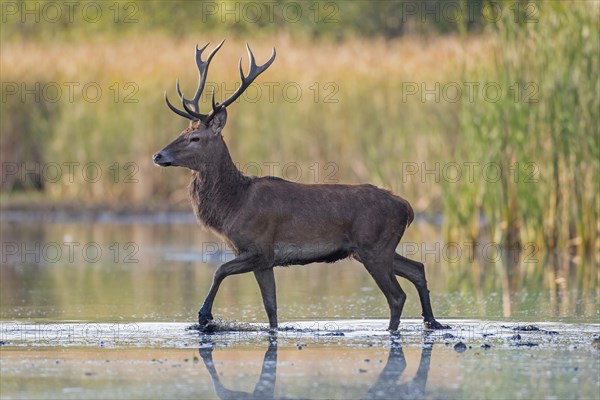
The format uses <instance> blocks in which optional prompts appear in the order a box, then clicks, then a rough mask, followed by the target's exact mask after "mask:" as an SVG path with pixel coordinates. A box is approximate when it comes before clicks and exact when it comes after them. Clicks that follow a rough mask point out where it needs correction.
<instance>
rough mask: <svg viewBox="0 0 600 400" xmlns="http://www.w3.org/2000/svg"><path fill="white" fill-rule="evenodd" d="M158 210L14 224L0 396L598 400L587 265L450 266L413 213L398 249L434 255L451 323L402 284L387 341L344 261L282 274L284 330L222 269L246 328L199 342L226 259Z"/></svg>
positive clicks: (364, 278) (2, 314) (366, 293)
mask: <svg viewBox="0 0 600 400" xmlns="http://www.w3.org/2000/svg"><path fill="white" fill-rule="evenodd" d="M166 220H168V218H166V219H164V221H166ZM164 221H163V220H160V221H155V220H143V221H140V220H137V221H136V220H133V219H123V220H119V219H111V220H109V221H108V222H105V223H91V222H90V223H81V222H74V223H73V222H70V223H66V222H62V223H41V224H40V223H33V222H23V221H20V222H19V221H17V222H7V221H6V220H3V222H2V224H1V225H0V233H1V234H2V257H1V263H0V273H1V278H2V279H0V301H1V307H0V324H1V329H0V334H1V337H0V340H1V341H2V345H1V346H0V372H1V373H0V395H1V396H2V397H3V398H98V397H104V398H117V397H136V398H140V397H144V398H160V397H170V398H175V397H177V398H187V397H195V398H198V397H199V398H219V397H220V398H240V397H252V396H254V398H269V397H276V398H281V397H284V398H415V397H425V398H531V397H550V398H552V397H560V398H575V397H580V398H581V397H584V398H599V397H600V395H599V393H600V378H599V376H600V351H598V350H596V349H595V348H594V347H593V346H592V341H593V339H594V337H595V336H596V335H600V321H599V307H598V298H599V296H598V287H599V285H598V267H597V265H594V264H593V263H591V264H590V263H587V264H586V263H583V262H581V260H579V261H577V260H575V261H574V263H569V264H567V266H566V267H565V266H564V265H565V264H560V265H559V266H558V268H557V266H556V265H550V264H548V263H547V262H546V260H545V259H544V258H542V256H541V255H540V254H537V253H535V252H531V251H530V252H529V253H527V255H528V256H529V257H527V258H526V260H525V261H527V262H524V261H523V257H522V256H521V258H520V261H519V262H508V261H509V260H508V259H506V258H505V259H502V260H500V261H498V260H490V259H489V258H488V259H485V258H483V259H482V257H473V258H465V257H462V258H459V259H456V257H453V258H452V260H450V259H449V258H450V257H448V254H447V253H444V250H443V248H444V245H442V246H441V247H438V250H439V251H438V252H437V253H436V251H435V249H436V244H438V243H441V242H440V240H439V237H438V236H437V235H438V233H437V232H438V231H439V229H438V228H436V227H432V226H429V225H426V224H416V225H415V226H414V227H411V230H412V231H409V232H408V233H407V235H406V237H405V240H404V242H405V243H408V247H404V248H401V250H405V254H406V251H410V252H415V253H416V254H415V255H413V258H416V259H421V260H423V261H425V263H426V268H427V274H428V280H429V284H430V288H431V291H432V304H433V307H434V311H435V312H436V314H437V315H438V318H439V319H440V320H441V321H443V322H445V323H449V324H450V325H452V327H453V329H452V330H450V331H442V332H433V333H431V332H425V331H423V328H422V324H421V323H420V321H419V319H418V318H419V315H420V307H419V304H418V300H417V299H418V297H417V295H416V291H415V290H414V289H413V288H412V287H411V285H410V284H409V283H408V282H406V281H403V280H400V283H401V284H402V286H403V288H405V290H406V292H407V295H408V300H407V304H406V307H405V309H404V312H403V319H402V324H401V329H400V334H399V335H398V336H390V334H389V333H387V332H386V330H385V329H386V328H387V320H386V318H387V315H388V309H387V305H386V303H385V299H384V298H383V296H382V294H381V293H380V292H379V290H378V289H377V287H376V286H375V285H374V283H373V282H372V280H371V278H370V277H369V275H368V274H367V273H366V271H365V270H364V268H363V267H362V266H360V264H358V263H356V262H353V261H349V260H347V261H341V262H338V263H336V264H332V265H331V264H320V265H311V266H305V267H290V268H279V269H277V270H276V279H277V290H278V306H279V319H280V321H282V322H281V328H282V329H281V330H280V331H279V332H278V334H277V337H276V339H274V338H273V336H272V335H269V333H268V332H267V331H266V327H265V326H264V325H263V324H264V322H265V321H266V316H265V314H264V311H263V306H262V301H261V298H260V294H259V290H258V286H257V285H256V282H255V281H254V278H253V276H252V275H248V276H235V277H230V278H227V279H226V280H225V282H224V283H223V285H222V286H221V289H220V291H219V294H218V295H217V299H216V302H215V308H214V310H213V314H214V315H215V317H218V318H224V319H225V320H226V321H238V322H237V323H232V322H226V323H225V322H224V323H225V324H226V326H227V327H228V328H231V329H233V331H231V332H228V333H218V334H213V335H206V334H201V333H198V332H197V331H189V330H186V328H187V327H188V326H189V325H190V324H191V323H193V322H194V321H195V318H196V313H197V309H198V307H199V305H200V303H201V301H202V299H203V297H204V295H205V294H206V292H207V291H208V287H209V285H210V281H211V277H212V274H213V272H214V270H215V269H216V267H217V266H218V264H219V263H221V262H224V261H226V260H227V259H229V258H231V256H232V255H231V254H230V252H229V251H228V249H227V248H226V247H225V246H224V245H223V243H222V242H221V241H220V240H219V239H218V238H215V237H213V236H211V235H209V234H207V233H205V232H203V231H202V230H201V229H200V228H198V227H197V226H195V225H194V224H189V223H187V222H188V220H187V219H185V218H179V219H178V221H179V223H177V224H168V223H163V222H164ZM157 222H160V223H157ZM411 246H412V247H411ZM415 249H416V250H415ZM432 249H433V251H432ZM530 325H533V326H535V327H537V328H539V329H540V330H529V331H516V330H515V328H518V327H521V328H523V327H527V326H530ZM517 335H519V336H520V338H519V336H517ZM459 342H460V343H464V345H465V351H463V352H460V350H462V349H461V346H462V345H461V344H459ZM485 345H489V346H490V347H489V348H487V346H485ZM482 346H484V347H482ZM261 371H262V373H261ZM230 390H236V391H239V392H230ZM242 392H245V393H246V394H244V393H242Z"/></svg>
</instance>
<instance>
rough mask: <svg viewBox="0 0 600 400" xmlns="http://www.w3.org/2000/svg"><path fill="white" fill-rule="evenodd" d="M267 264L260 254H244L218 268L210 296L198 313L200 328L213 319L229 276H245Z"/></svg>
mask: <svg viewBox="0 0 600 400" xmlns="http://www.w3.org/2000/svg"><path fill="white" fill-rule="evenodd" d="M265 263H266V261H265V260H264V257H263V256H262V255H261V254H259V253H244V254H241V255H240V256H239V257H236V258H235V259H233V260H231V261H229V262H226V263H225V264H223V265H221V266H220V267H219V268H217V270H216V271H215V274H214V276H213V282H212V285H211V286H210V290H209V292H208V295H207V296H206V299H204V303H203V304H202V308H200V311H199V312H198V323H199V324H200V326H205V325H206V324H208V322H209V321H210V320H212V319H213V317H212V306H213V302H214V301H215V297H216V295H217V291H218V290H219V286H220V285H221V282H223V279H225V278H226V277H228V276H229V275H237V274H243V273H246V272H251V271H256V270H258V269H259V268H261V267H262V268H264V266H265Z"/></svg>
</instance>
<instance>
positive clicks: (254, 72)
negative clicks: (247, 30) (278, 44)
mask: <svg viewBox="0 0 600 400" xmlns="http://www.w3.org/2000/svg"><path fill="white" fill-rule="evenodd" d="M246 49H248V57H249V58H250V71H248V76H244V70H243V69H242V59H241V58H240V65H239V68H240V77H241V78H242V84H241V86H240V87H239V88H238V89H237V90H236V91H235V93H233V94H232V95H231V97H229V98H228V99H227V100H225V101H224V102H223V103H221V104H219V107H227V106H228V105H230V104H231V103H233V102H234V101H236V100H237V98H238V97H240V96H241V94H242V93H244V90H246V89H247V88H248V86H250V84H251V83H252V82H253V81H254V80H255V79H256V78H257V77H258V76H259V75H260V74H262V73H263V72H265V71H266V69H267V68H269V67H270V66H271V64H273V61H275V56H276V55H277V54H276V52H275V48H273V53H271V58H269V61H267V62H266V63H264V64H263V65H261V66H257V65H256V62H255V61H254V54H252V50H250V46H249V45H248V43H246Z"/></svg>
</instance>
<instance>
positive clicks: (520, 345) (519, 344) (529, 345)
mask: <svg viewBox="0 0 600 400" xmlns="http://www.w3.org/2000/svg"><path fill="white" fill-rule="evenodd" d="M513 346H517V347H536V346H539V344H537V343H533V342H518V343H515V344H513Z"/></svg>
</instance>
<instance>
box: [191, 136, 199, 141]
mask: <svg viewBox="0 0 600 400" xmlns="http://www.w3.org/2000/svg"><path fill="white" fill-rule="evenodd" d="M199 141H200V138H199V137H198V136H194V137H193V138H191V139H190V142H199Z"/></svg>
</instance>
